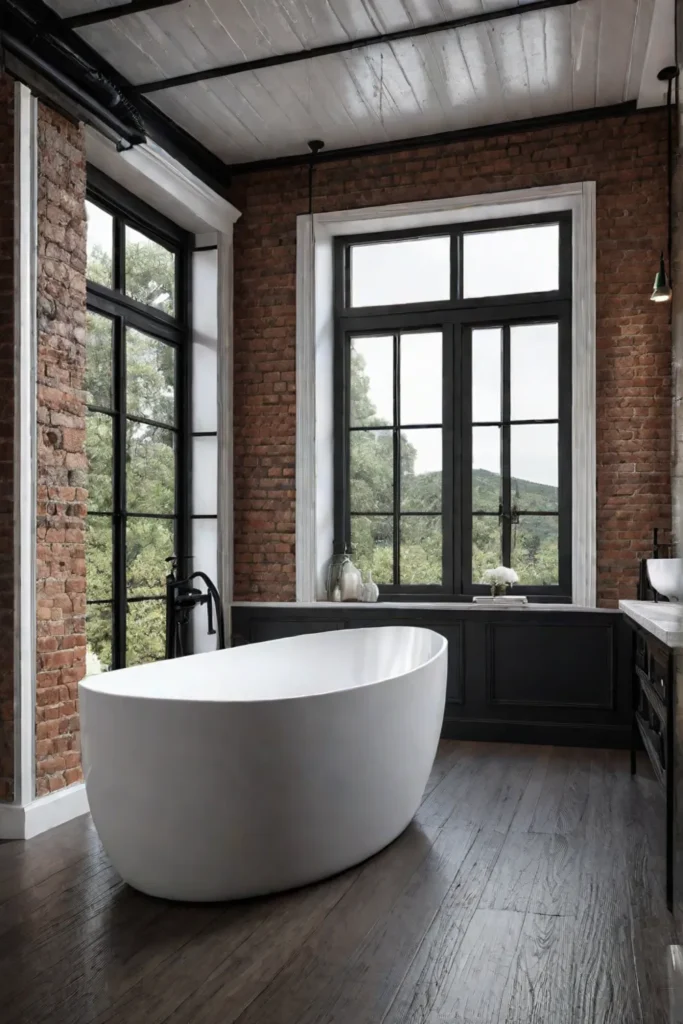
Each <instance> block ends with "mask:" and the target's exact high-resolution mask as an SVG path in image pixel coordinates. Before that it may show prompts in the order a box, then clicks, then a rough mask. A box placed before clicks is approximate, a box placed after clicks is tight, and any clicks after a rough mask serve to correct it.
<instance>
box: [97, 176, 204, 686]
mask: <svg viewBox="0 0 683 1024" xmlns="http://www.w3.org/2000/svg"><path fill="white" fill-rule="evenodd" d="M86 210H87V216H88V246H87V249H88V251H87V269H86V278H87V322H86V339H85V341H86V379H85V388H86V396H87V403H88V405H87V417H86V453H87V457H88V472H87V487H88V493H89V497H88V514H87V520H86V576H87V614H86V641H87V644H88V662H89V665H88V670H89V671H91V672H92V671H95V672H96V671H101V670H106V669H109V668H122V667H124V666H126V665H135V664H141V663H144V662H147V661H154V660H157V659H159V658H161V657H163V654H164V637H165V606H164V587H165V575H166V572H167V565H166V561H165V559H166V558H167V557H169V556H170V555H172V554H174V553H175V554H177V555H179V556H180V557H181V558H182V557H183V556H184V555H185V554H187V552H188V546H189V507H188V489H189V446H188V442H187V437H188V430H189V416H190V346H189V333H190V332H189V320H190V275H189V258H190V236H189V235H188V234H187V232H185V231H183V230H182V229H180V228H179V227H177V226H176V225H174V224H173V223H172V222H170V221H168V220H167V219H166V218H165V217H162V216H161V215H160V214H158V213H157V212H156V211H154V210H152V209H151V208H149V207H147V206H146V204H144V203H142V202H141V201H139V200H138V199H136V197H134V196H132V195H131V194H130V193H128V192H126V191H125V190H123V189H121V188H120V187H119V186H118V185H116V184H115V183H114V182H112V181H110V180H109V179H107V178H106V177H104V176H103V175H101V174H99V173H98V172H97V171H95V170H92V169H90V168H89V169H88V188H87V202H86ZM181 564H182V563H181Z"/></svg>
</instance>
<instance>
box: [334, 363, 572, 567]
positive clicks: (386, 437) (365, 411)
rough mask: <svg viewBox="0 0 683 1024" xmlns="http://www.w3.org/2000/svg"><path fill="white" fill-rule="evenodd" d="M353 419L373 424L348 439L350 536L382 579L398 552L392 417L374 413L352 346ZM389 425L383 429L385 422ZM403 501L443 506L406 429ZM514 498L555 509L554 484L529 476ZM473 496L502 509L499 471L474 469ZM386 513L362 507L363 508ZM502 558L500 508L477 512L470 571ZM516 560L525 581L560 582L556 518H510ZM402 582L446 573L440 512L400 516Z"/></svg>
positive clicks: (480, 506) (416, 506) (432, 508)
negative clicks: (387, 419) (395, 546)
mask: <svg viewBox="0 0 683 1024" xmlns="http://www.w3.org/2000/svg"><path fill="white" fill-rule="evenodd" d="M350 391H351V422H352V424H354V425H357V426H361V425H362V426H369V427H373V428H374V429H373V430H368V431H353V432H352V434H351V441H350V498H351V511H352V513H357V514H355V515H353V514H352V517H351V544H352V553H353V557H354V560H355V562H356V564H357V565H358V567H359V568H360V569H362V570H363V571H364V572H366V571H368V570H371V571H372V575H373V578H374V579H375V581H376V582H377V583H380V584H381V583H384V584H389V583H392V582H393V577H394V572H393V570H394V552H393V437H392V432H391V430H389V429H386V428H387V427H388V426H389V424H387V423H386V422H385V421H383V420H381V419H380V418H379V417H378V416H377V410H376V408H375V406H374V404H373V402H372V399H371V397H370V380H369V377H368V374H367V370H366V365H365V360H364V359H363V356H362V355H361V354H360V353H359V352H357V351H352V354H351V387H350ZM382 428H385V429H382ZM400 444H401V498H402V509H403V510H404V511H410V512H413V513H440V512H441V510H442V503H443V498H442V476H441V473H440V472H427V473H417V472H416V469H415V465H416V458H417V452H416V450H415V448H414V446H413V445H412V444H410V442H409V441H408V440H407V438H406V436H405V434H403V435H401V440H400ZM513 486H514V488H515V494H516V496H517V503H518V505H519V506H523V507H524V509H525V511H528V512H533V511H553V510H556V509H557V488H556V487H552V486H549V485H545V484H537V483H533V482H530V481H526V480H518V481H514V483H513ZM472 499H473V501H472V504H473V508H474V509H475V510H478V511H480V512H494V513H497V511H498V507H499V504H500V477H499V476H498V475H496V474H494V473H490V472H488V471H487V470H484V469H478V468H475V469H474V470H473V473H472ZM370 512H372V513H381V514H376V515H372V516H370V515H362V514H358V513H370ZM501 561H502V553H501V535H500V525H499V521H498V517H497V515H488V516H482V515H480V516H474V519H473V524H472V579H473V581H474V582H479V580H481V578H482V576H483V574H484V572H485V571H486V569H491V568H493V567H495V566H497V565H500V563H501ZM512 567H513V568H514V569H515V570H516V571H517V574H518V575H519V578H520V583H522V584H525V585H527V586H533V585H540V584H556V583H557V582H558V580H559V576H558V549H557V519H556V518H555V517H553V516H523V517H521V519H520V522H519V523H518V524H516V525H514V526H513V553H512ZM400 574H401V583H402V584H408V585H428V584H440V583H441V581H442V522H441V516H440V515H426V514H424V515H421V514H418V515H411V516H402V517H401V522H400Z"/></svg>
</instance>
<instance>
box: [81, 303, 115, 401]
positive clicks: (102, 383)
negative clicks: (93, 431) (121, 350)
mask: <svg viewBox="0 0 683 1024" xmlns="http://www.w3.org/2000/svg"><path fill="white" fill-rule="evenodd" d="M113 326H114V325H113V321H112V320H110V319H109V317H107V316H101V315H100V314H99V313H93V312H92V311H91V310H88V314H87V320H86V328H87V330H86V338H85V390H86V392H87V395H86V401H87V403H88V405H99V406H100V407H101V408H103V409H111V408H112V404H113V397H112V394H113V393H112V383H113V377H114V366H113V362H112V351H113V350H112V329H113Z"/></svg>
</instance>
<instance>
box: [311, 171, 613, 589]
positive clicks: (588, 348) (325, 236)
mask: <svg viewBox="0 0 683 1024" xmlns="http://www.w3.org/2000/svg"><path fill="white" fill-rule="evenodd" d="M567 210H569V211H571V213H572V214H573V217H572V225H573V227H572V253H573V270H572V277H573V281H572V295H573V299H572V394H573V400H572V451H573V460H572V602H573V604H575V605H577V606H581V607H586V608H594V607H595V605H596V576H597V574H596V457H595V434H596V409H595V351H596V333H595V182H592V181H584V182H576V183H574V184H568V185H550V186H545V187H540V188H531V189H519V190H514V191H510V192H496V193H489V194H486V195H480V196H463V197H459V198H455V199H434V200H428V201H425V202H418V203H398V204H396V205H394V206H376V207H368V208H366V209H362V210H341V211H338V212H334V213H318V214H314V215H313V217H310V216H309V215H308V214H302V215H301V216H299V217H298V218H297V273H296V291H297V304H296V598H297V602H311V601H316V600H323V599H324V597H325V574H326V567H327V563H328V561H329V558H330V555H331V554H332V541H333V530H334V526H333V524H334V508H333V493H334V489H333V484H332V476H333V464H334V450H333V417H332V409H333V400H332V399H333V388H334V381H333V371H332V367H333V359H332V355H333V344H334V314H333V256H332V253H333V242H334V239H335V238H337V237H339V236H341V235H362V234H375V233H377V232H380V231H396V230H398V231H401V230H409V229H412V228H424V227H434V226H438V225H447V224H458V223H464V222H467V221H470V220H498V219H500V218H503V217H510V216H514V217H523V216H531V215H534V214H542V213H553V212H561V211H567Z"/></svg>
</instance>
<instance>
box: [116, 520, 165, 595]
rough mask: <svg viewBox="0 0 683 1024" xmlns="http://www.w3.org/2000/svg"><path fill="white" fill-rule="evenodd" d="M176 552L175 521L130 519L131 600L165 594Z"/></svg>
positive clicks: (128, 563) (128, 581) (128, 567)
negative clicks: (168, 562)
mask: <svg viewBox="0 0 683 1024" xmlns="http://www.w3.org/2000/svg"><path fill="white" fill-rule="evenodd" d="M174 551H175V522H174V520H173V519H135V518H130V519H129V520H128V524H127V526H126V587H127V590H128V596H129V597H143V596H145V595H146V594H162V593H164V591H165V588H166V574H167V573H168V565H167V564H166V561H165V559H167V558H169V557H170V556H171V555H172V554H173V552H174Z"/></svg>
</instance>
